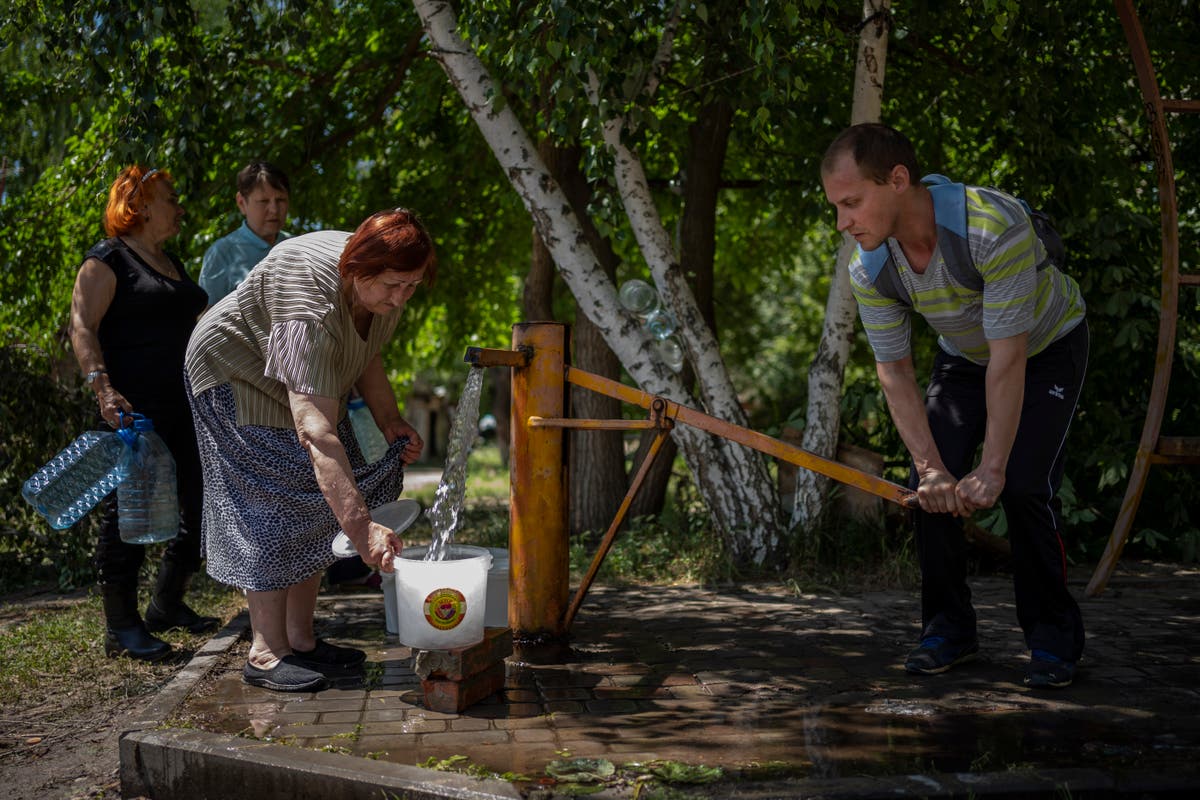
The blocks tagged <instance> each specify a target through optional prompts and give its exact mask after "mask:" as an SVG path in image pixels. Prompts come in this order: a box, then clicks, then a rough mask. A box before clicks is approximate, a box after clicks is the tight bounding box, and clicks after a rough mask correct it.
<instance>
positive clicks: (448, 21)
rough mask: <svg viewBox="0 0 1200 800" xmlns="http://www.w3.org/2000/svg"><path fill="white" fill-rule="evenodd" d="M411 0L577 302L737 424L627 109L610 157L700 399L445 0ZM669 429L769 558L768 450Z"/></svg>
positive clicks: (634, 356)
mask: <svg viewBox="0 0 1200 800" xmlns="http://www.w3.org/2000/svg"><path fill="white" fill-rule="evenodd" d="M413 5H414V7H415V8H416V11H417V14H418V15H419V16H420V17H421V20H422V23H423V24H424V27H425V31H426V33H427V34H428V35H429V39H430V42H431V53H432V55H433V56H434V57H435V58H437V59H438V61H439V62H440V63H441V65H442V68H443V70H445V72H446V75H447V77H448V78H449V79H450V82H451V84H453V86H454V87H455V89H456V90H457V91H458V93H459V96H460V97H461V98H462V99H463V103H464V104H465V106H466V108H467V110H468V112H469V113H470V114H471V118H472V119H473V120H474V121H475V123H476V125H477V126H478V127H479V130H480V132H481V133H482V134H483V137H484V139H485V141H487V143H488V146H489V147H490V148H491V149H492V152H493V154H494V155H495V156H496V159H497V161H498V162H499V163H500V166H501V167H502V168H503V169H504V170H505V172H506V174H507V175H508V177H509V181H510V183H511V184H512V185H513V188H514V189H515V190H516V191H517V194H518V195H519V196H520V197H521V200H522V202H523V203H524V205H525V207H526V209H527V210H528V211H529V213H530V215H531V216H532V217H533V220H534V224H535V225H536V226H537V229H538V232H539V233H540V234H541V238H542V241H543V242H544V243H545V245H546V247H547V248H548V249H549V251H550V253H551V254H552V255H553V257H554V262H555V264H556V266H557V267H558V271H559V274H560V275H561V276H562V278H563V281H564V282H565V283H566V284H567V286H568V287H569V288H570V290H571V293H572V294H573V295H574V296H575V300H576V303H577V304H578V307H579V309H580V310H581V311H582V312H583V313H584V314H586V315H587V317H588V318H589V319H590V320H592V322H593V323H595V325H596V327H597V329H598V330H599V331H600V333H601V334H602V335H603V336H604V340H605V342H607V343H608V346H609V348H610V349H611V350H612V351H613V353H615V354H616V356H617V358H618V359H620V361H621V364H622V365H624V367H625V369H626V370H628V372H629V374H630V375H632V376H633V378H634V380H635V381H637V383H638V385H639V386H641V387H642V389H643V390H644V391H646V392H649V393H651V394H656V395H662V396H664V397H667V398H669V399H671V400H674V401H676V402H680V403H684V404H687V405H691V406H693V407H695V406H699V407H701V408H703V409H704V410H705V411H706V412H707V413H709V414H712V415H713V416H716V417H720V418H722V419H725V420H728V421H730V422H734V423H737V424H743V425H744V424H745V422H746V418H745V414H744V412H743V409H742V407H741V404H740V403H739V402H738V399H737V395H736V392H735V391H734V387H733V384H732V381H731V380H730V378H729V373H728V370H727V369H726V368H725V364H724V362H723V360H722V358H721V354H720V351H719V350H718V348H717V342H716V338H715V336H714V335H713V332H712V331H711V330H710V329H709V328H708V326H707V325H705V324H704V322H703V319H702V317H701V315H700V312H699V308H698V306H697V304H696V301H695V298H694V297H693V295H692V293H691V290H690V288H689V287H688V285H687V281H686V280H685V278H684V275H683V271H682V269H681V268H680V266H679V262H678V260H677V258H676V256H675V254H674V253H673V251H672V248H671V246H670V237H669V236H668V235H667V232H666V230H665V229H664V228H663V226H662V223H661V221H660V220H659V218H658V214H657V212H656V211H655V210H654V206H653V203H652V202H650V200H651V196H650V191H649V186H648V184H647V182H646V179H645V174H644V172H643V170H642V165H641V162H640V160H639V159H638V158H637V156H636V155H635V154H634V153H633V152H631V151H630V150H629V149H628V148H627V147H625V146H624V144H623V143H622V142H621V141H620V132H621V131H622V130H623V128H624V123H623V121H622V120H620V119H616V120H612V121H610V122H609V123H608V125H607V126H606V141H607V142H608V144H609V145H610V146H612V147H613V148H614V155H615V158H616V164H617V166H616V176H615V177H616V179H617V185H618V187H619V190H620V193H621V196H622V198H623V200H624V203H625V209H626V214H627V216H628V217H629V220H630V223H631V225H632V226H633V229H634V231H635V234H636V236H637V241H638V243H639V246H640V247H641V249H642V253H643V255H644V257H645V259H646V263H647V264H648V265H650V269H651V273H652V274H653V276H654V281H655V283H656V284H657V286H658V288H659V293H660V295H661V296H662V299H663V302H664V303H665V304H666V305H667V306H668V307H669V308H670V309H671V310H672V311H673V312H674V313H675V314H676V316H677V318H678V320H679V324H680V338H681V340H682V341H683V342H684V344H685V349H686V352H687V354H688V357H689V360H690V361H691V363H692V365H693V367H694V368H695V370H696V373H697V376H698V387H699V389H700V394H701V399H702V404H698V403H696V402H695V400H693V399H692V397H691V396H690V394H689V393H688V392H687V390H686V388H685V387H684V386H683V384H682V382H681V381H680V380H679V377H678V376H677V375H676V374H675V373H674V372H672V371H671V370H670V369H669V368H668V367H667V366H666V365H665V364H664V363H662V361H661V360H660V359H659V358H658V357H657V356H656V355H654V352H653V350H652V347H651V340H650V337H649V334H647V333H646V332H645V331H644V330H643V328H642V326H641V324H640V323H639V322H638V320H637V319H635V318H634V317H633V316H632V315H630V314H628V313H626V312H624V311H622V310H621V308H620V305H619V303H618V301H617V291H616V286H615V285H614V283H613V281H612V280H611V279H610V278H609V277H608V276H607V275H606V274H605V273H604V270H603V269H602V267H601V266H600V263H599V261H598V259H597V258H596V255H595V253H594V252H593V251H592V250H591V248H590V247H589V245H588V242H587V238H586V236H585V234H584V231H583V228H582V226H581V225H580V223H579V220H578V218H577V217H576V216H575V213H574V212H573V211H572V210H571V207H570V203H569V201H568V200H567V198H566V196H565V195H564V193H563V192H562V190H561V188H560V187H559V186H558V185H557V183H556V182H555V181H554V178H553V176H552V175H551V174H550V172H549V170H547V169H546V167H545V165H544V164H543V163H542V161H541V159H540V158H539V157H538V153H537V148H536V146H535V145H534V144H533V141H532V139H531V138H530V137H529V135H528V134H527V132H526V131H525V130H524V128H523V127H522V125H521V123H520V121H519V120H518V119H517V117H516V115H515V114H514V113H513V111H512V109H511V108H510V107H509V106H507V105H506V106H504V107H502V108H495V107H494V106H493V104H492V98H493V97H495V96H499V92H498V91H497V87H496V86H495V84H494V82H493V81H492V78H491V75H490V74H489V73H488V71H487V69H486V68H485V67H484V65H483V64H482V62H481V61H480V60H479V58H478V56H477V55H476V54H475V52H474V51H473V50H472V49H471V48H470V47H469V46H468V45H467V43H466V42H465V41H463V39H462V37H461V36H460V35H459V33H458V30H457V22H456V20H455V17H454V13H453V11H452V9H451V7H450V5H449V4H448V3H447V2H445V0H413ZM664 43H665V42H664ZM673 436H674V437H675V440H676V442H677V443H678V444H679V446H680V449H681V450H682V451H683V454H684V458H685V459H686V461H687V464H688V468H689V469H690V470H691V472H692V475H693V478H694V479H695V481H696V485H697V487H698V489H699V491H700V493H701V495H702V496H703V497H704V499H705V502H706V504H707V505H708V508H709V511H710V512H711V514H712V518H713V523H714V525H715V527H716V528H717V530H718V531H719V532H720V534H721V535H722V536H723V537H724V540H725V542H726V544H727V546H728V548H729V551H730V554H731V556H732V558H733V560H734V561H735V562H737V563H739V564H763V563H764V562H766V561H768V560H769V559H772V558H775V557H776V556H777V555H778V554H779V552H780V550H781V548H782V536H781V530H780V524H779V519H778V517H779V514H778V507H779V504H778V496H777V494H776V492H775V487H774V485H773V484H772V483H771V481H770V480H769V476H768V473H767V468H766V462H765V460H764V459H763V458H762V457H761V456H760V455H759V454H758V453H756V452H754V451H752V450H748V449H747V448H744V447H742V446H740V445H735V444H733V443H732V442H729V441H727V440H724V439H720V438H716V437H712V436H709V435H708V434H706V433H704V432H702V431H699V430H696V429H694V428H691V427H689V426H687V425H679V426H676V427H675V429H674V433H673Z"/></svg>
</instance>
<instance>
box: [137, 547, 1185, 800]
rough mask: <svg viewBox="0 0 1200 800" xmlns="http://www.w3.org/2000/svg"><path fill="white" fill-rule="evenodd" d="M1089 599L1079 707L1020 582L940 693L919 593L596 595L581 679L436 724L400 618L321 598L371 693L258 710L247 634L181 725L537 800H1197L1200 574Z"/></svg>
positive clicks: (339, 689) (560, 667)
mask: <svg viewBox="0 0 1200 800" xmlns="http://www.w3.org/2000/svg"><path fill="white" fill-rule="evenodd" d="M1088 577H1089V573H1088V572H1085V571H1080V572H1078V573H1077V574H1074V575H1073V579H1074V580H1073V588H1074V589H1075V591H1076V594H1077V596H1078V597H1079V598H1080V603H1081V606H1082V608H1083V611H1084V615H1085V620H1086V623H1087V626H1088V648H1087V653H1086V656H1085V659H1084V661H1083V662H1081V664H1080V674H1079V678H1078V680H1077V682H1076V684H1075V685H1074V686H1072V687H1070V688H1068V689H1065V690H1057V691H1034V690H1030V689H1027V688H1025V687H1024V686H1023V685H1022V684H1021V676H1022V670H1023V667H1024V664H1025V662H1026V660H1027V658H1028V654H1027V652H1026V651H1025V650H1024V646H1023V643H1022V641H1021V635H1020V630H1019V628H1018V627H1017V625H1016V622H1015V611H1014V606H1013V601H1012V588H1011V582H1010V580H1009V579H1008V578H1007V577H1004V576H993V577H983V578H978V579H975V580H974V581H973V582H972V588H973V591H974V594H975V601H976V607H977V610H978V612H979V634H980V649H981V655H980V659H979V660H978V661H977V662H975V663H973V664H969V665H965V666H963V667H962V668H960V669H957V670H954V671H952V672H950V673H947V674H945V675H941V676H932V677H914V676H911V675H908V674H906V673H905V672H904V671H903V669H902V668H901V667H900V662H901V660H902V658H903V656H904V653H905V652H906V651H907V650H908V649H909V648H910V647H911V646H912V645H913V642H914V639H915V637H916V634H917V621H918V617H919V608H918V601H917V597H916V596H915V593H910V592H898V591H881V592H867V593H864V594H859V595H836V594H797V593H795V592H794V591H790V590H788V589H787V588H786V587H783V586H779V585H756V586H745V585H742V586H731V587H723V588H701V587H695V586H683V587H667V588H661V587H652V588H634V589H618V588H613V587H596V588H594V589H593V590H592V591H591V592H590V593H589V595H588V597H587V599H586V601H585V603H584V604H583V607H582V609H581V612H580V614H579V616H578V617H577V619H576V623H575V626H574V629H573V630H572V646H573V655H572V658H571V660H569V661H567V662H565V663H561V664H550V665H533V664H522V663H516V662H514V661H512V660H510V661H509V663H508V666H507V680H506V684H505V688H504V690H503V692H502V693H497V694H495V695H492V696H490V697H488V698H487V699H486V700H485V701H483V702H481V703H479V704H477V705H475V706H472V707H470V708H468V709H467V710H465V711H464V712H462V713H460V714H447V713H439V712H435V711H431V710H429V709H427V708H425V707H424V704H423V695H422V692H421V689H420V682H419V679H418V677H417V676H416V675H415V674H414V672H413V669H412V653H411V651H410V650H409V649H408V648H406V647H404V646H402V645H400V644H399V643H398V642H397V641H395V638H394V637H392V636H389V635H387V634H385V633H384V631H383V620H384V614H383V607H382V597H381V595H378V594H366V593H358V594H341V595H323V596H322V598H321V607H320V609H319V612H318V613H319V616H320V617H321V624H320V631H319V633H320V635H322V636H325V637H326V638H329V639H331V640H333V641H335V642H338V643H341V644H353V645H356V646H359V647H362V648H364V649H366V650H367V651H368V663H367V665H366V667H365V668H364V669H363V670H362V671H359V672H355V673H349V674H342V675H338V676H335V678H334V686H333V688H330V689H328V690H326V691H323V692H320V693H316V694H306V695H299V696H292V695H284V694H277V693H273V692H270V691H266V690H262V689H257V688H253V687H249V686H246V685H244V684H242V682H241V680H240V669H241V665H242V663H243V661H244V656H245V650H246V646H247V645H246V641H245V638H244V637H240V638H239V636H238V635H237V634H239V633H240V632H239V631H237V630H233V631H227V632H226V641H227V643H228V644H227V646H226V647H225V648H224V649H223V650H222V651H221V652H220V653H219V654H218V655H217V656H215V657H214V660H213V662H212V665H211V666H210V667H209V668H208V669H207V670H206V671H205V672H204V674H203V677H198V678H197V679H196V680H195V682H194V684H193V685H191V686H190V687H188V689H187V691H186V693H184V694H183V695H182V696H183V699H182V701H180V702H178V703H177V704H176V705H175V707H174V709H173V711H172V713H171V715H170V716H171V718H172V722H170V723H169V725H184V726H187V727H191V728H196V729H200V730H202V731H205V732H209V733H213V734H221V735H229V736H237V737H240V738H241V739H243V740H245V739H248V740H251V741H256V742H264V741H271V742H276V743H283V744H287V745H291V746H292V748H293V750H294V751H296V752H302V751H303V749H309V750H313V749H316V750H320V749H324V750H326V751H332V752H335V753H339V754H343V757H347V756H348V757H349V758H346V760H345V762H344V763H345V764H347V765H351V766H350V768H351V769H361V770H364V771H368V772H369V771H370V770H371V769H373V768H374V766H373V765H376V764H381V763H385V762H390V763H394V764H400V765H416V764H422V763H425V762H426V761H427V760H428V759H431V758H432V759H435V760H445V759H450V758H451V757H455V756H465V757H466V759H468V760H469V763H471V764H474V765H477V767H480V768H484V769H486V770H489V771H492V772H494V773H518V774H521V775H524V776H526V777H527V778H529V779H530V780H529V782H527V783H519V784H517V786H518V787H519V788H522V789H524V790H525V791H526V792H527V793H528V791H529V790H530V789H533V790H534V793H535V794H536V793H538V792H541V793H543V794H544V793H546V792H548V791H551V790H552V789H550V788H545V787H546V786H547V785H548V784H549V783H550V782H549V781H546V780H544V777H545V768H546V765H547V763H548V762H551V761H554V760H556V759H562V758H564V757H573V758H589V759H607V760H609V761H611V762H613V763H614V764H617V765H621V764H627V763H630V762H642V763H645V762H650V761H655V760H669V761H676V762H683V763H686V764H689V765H699V764H703V765H708V766H719V767H722V768H723V769H724V770H725V771H726V772H725V774H726V779H725V781H724V782H723V783H722V784H719V786H722V787H724V788H723V789H721V790H717V789H715V788H711V787H710V788H709V789H708V790H706V791H709V792H714V793H716V794H721V793H722V792H724V793H725V795H724V796H734V794H736V795H737V796H750V794H753V793H755V792H758V793H759V794H766V795H770V796H781V797H782V796H794V797H800V796H805V797H808V796H813V795H814V794H817V795H819V796H830V797H832V796H847V797H860V798H865V797H871V796H897V794H896V793H897V791H898V789H897V786H900V787H901V788H904V792H909V791H912V792H916V794H905V793H901V794H900V796H930V797H932V796H947V797H948V796H954V793H953V791H951V790H948V789H946V787H947V786H949V785H951V784H953V786H957V787H958V790H959V791H964V789H963V787H964V786H966V787H967V789H966V790H965V791H967V793H968V794H972V795H973V796H977V797H982V796H986V795H988V794H989V793H992V794H996V793H998V790H996V791H991V790H989V788H988V787H991V786H994V785H1000V786H1004V787H1007V789H1006V791H1010V792H1011V790H1012V787H1013V786H1014V785H1017V784H1020V782H1021V781H1033V783H1032V784H1030V785H1037V786H1047V787H1049V789H1048V790H1047V791H1049V792H1050V793H1049V794H1046V795H1045V796H1053V792H1061V791H1068V792H1069V793H1070V794H1071V795H1072V796H1075V797H1080V796H1084V795H1085V794H1086V795H1087V796H1156V795H1155V792H1156V789H1155V787H1158V788H1157V791H1161V793H1163V796H1167V795H1169V794H1172V793H1174V792H1182V794H1179V795H1178V796H1184V794H1189V795H1190V790H1192V789H1195V788H1197V787H1200V778H1196V777H1195V776H1196V775H1197V774H1200V773H1197V769H1198V765H1200V680H1198V679H1200V625H1198V624H1197V623H1198V617H1200V581H1198V579H1200V570H1187V569H1180V568H1178V567H1174V566H1165V565H1153V564H1122V565H1121V566H1120V568H1119V569H1118V572H1117V573H1116V574H1115V575H1114V578H1113V580H1112V581H1111V583H1110V587H1109V589H1108V591H1107V592H1106V593H1104V594H1103V595H1101V596H1100V597H1097V598H1085V597H1083V596H1082V589H1083V586H1084V585H1085V583H1086V580H1087V578H1088ZM356 757H357V758H356ZM123 761H124V759H123ZM1005 776H1007V778H1006V777H1005ZM539 778H541V779H543V780H541V781H540V782H539ZM1005 780H1007V783H1005V782H1004V781H1005ZM997 781H1000V783H996V782H997ZM1039 781H1040V783H1039ZM897 782H899V783H897ZM1014 782H1015V783H1014ZM734 786H736V787H739V788H738V789H736V790H734V789H732V788H730V787H734ZM539 787H541V788H539ZM781 787H791V788H789V789H783V788H781ZM814 787H821V788H820V790H819V791H817V790H816V789H815V788H814ZM839 787H840V788H839ZM938 787H941V788H940V789H939V788H938ZM696 791H700V789H696ZM943 791H946V792H949V793H945V794H939V792H943ZM1089 792H1090V794H1089ZM1105 792H1107V794H1105ZM873 793H878V794H873ZM958 796H967V795H966V794H959V795H958ZM1029 796H1037V795H1036V793H1032V790H1031V794H1030V795H1029ZM1060 796H1065V795H1060Z"/></svg>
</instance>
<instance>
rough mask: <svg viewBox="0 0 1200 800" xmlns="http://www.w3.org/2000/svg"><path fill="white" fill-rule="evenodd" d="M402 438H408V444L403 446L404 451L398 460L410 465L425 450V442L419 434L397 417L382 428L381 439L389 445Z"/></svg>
mask: <svg viewBox="0 0 1200 800" xmlns="http://www.w3.org/2000/svg"><path fill="white" fill-rule="evenodd" d="M402 436H407V437H408V444H406V445H404V451H403V452H402V453H401V455H400V460H401V461H403V462H404V463H405V464H411V463H413V462H414V461H416V460H417V459H418V458H420V457H421V451H422V450H423V449H424V448H425V442H424V441H423V440H422V439H421V434H419V433H417V429H416V428H414V427H413V426H412V425H409V424H408V423H407V422H405V421H404V420H403V419H401V418H399V417H397V418H396V419H395V420H394V421H392V422H389V423H387V425H386V426H385V427H384V428H383V437H384V438H385V439H387V443H388V444H389V445H390V444H391V443H392V442H394V441H396V440H397V439H399V438H400V437H402Z"/></svg>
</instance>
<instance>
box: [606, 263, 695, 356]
mask: <svg viewBox="0 0 1200 800" xmlns="http://www.w3.org/2000/svg"><path fill="white" fill-rule="evenodd" d="M617 299H618V300H619V301H620V303H621V307H622V308H624V309H625V310H626V311H628V312H630V313H631V314H633V315H634V316H636V317H637V318H638V319H640V320H641V321H642V325H644V326H645V328H646V331H647V332H648V333H649V334H650V335H651V336H653V337H654V338H655V340H656V341H655V342H654V350H655V352H656V353H658V357H659V358H661V359H662V360H663V362H664V363H665V364H666V365H667V366H668V367H670V368H671V370H672V371H674V372H679V371H680V370H682V369H683V360H684V359H683V347H682V346H680V344H679V341H678V340H677V339H676V338H675V329H676V328H678V327H679V323H678V322H676V320H675V316H674V315H673V314H672V313H671V312H670V311H668V310H667V309H665V308H663V307H662V302H661V300H660V298H659V296H658V292H656V291H655V290H654V287H653V286H651V285H650V284H648V283H646V282H645V281H641V280H638V279H637V278H634V279H632V280H628V281H625V282H624V283H623V284H621V288H620V289H618V290H617Z"/></svg>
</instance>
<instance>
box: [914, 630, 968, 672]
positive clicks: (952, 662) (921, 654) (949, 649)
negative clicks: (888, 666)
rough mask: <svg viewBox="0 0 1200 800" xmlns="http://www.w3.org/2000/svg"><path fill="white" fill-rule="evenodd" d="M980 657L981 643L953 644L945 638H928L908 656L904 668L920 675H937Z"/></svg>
mask: <svg viewBox="0 0 1200 800" xmlns="http://www.w3.org/2000/svg"><path fill="white" fill-rule="evenodd" d="M977 655H979V642H977V641H975V640H974V639H972V640H971V641H969V642H952V641H950V640H949V639H947V638H946V637H944V636H926V637H925V638H924V639H922V640H921V644H920V645H918V646H917V648H916V649H915V650H913V651H912V652H911V653H909V654H908V658H906V659H905V660H904V668H905V669H906V670H908V671H909V672H915V673H917V674H918V675H937V674H938V673H940V672H945V671H946V670H948V669H951V668H953V667H957V666H958V665H959V664H965V663H966V662H968V661H971V660H973V659H974V658H975V656H977Z"/></svg>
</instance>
